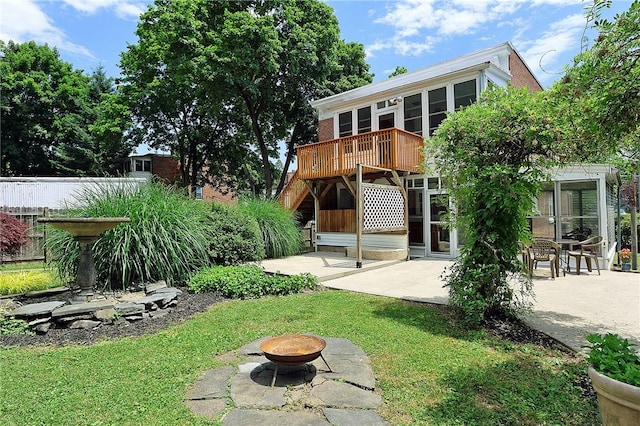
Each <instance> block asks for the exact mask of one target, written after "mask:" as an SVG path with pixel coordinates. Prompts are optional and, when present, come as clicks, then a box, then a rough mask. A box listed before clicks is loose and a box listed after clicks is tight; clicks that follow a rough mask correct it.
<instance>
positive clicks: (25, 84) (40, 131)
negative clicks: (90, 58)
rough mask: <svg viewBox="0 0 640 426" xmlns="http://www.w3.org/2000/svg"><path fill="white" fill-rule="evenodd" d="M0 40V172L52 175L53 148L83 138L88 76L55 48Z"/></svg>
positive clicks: (54, 170) (22, 174)
mask: <svg viewBox="0 0 640 426" xmlns="http://www.w3.org/2000/svg"><path fill="white" fill-rule="evenodd" d="M0 43H1V44H0V49H1V51H2V56H1V57H0V74H1V75H2V83H1V84H2V90H1V93H0V99H1V100H0V108H1V114H2V115H1V119H2V130H1V132H2V160H1V167H2V174H3V175H9V176H36V175H51V174H55V173H57V172H58V171H59V169H58V168H57V167H56V166H55V165H54V162H55V161H56V153H57V149H59V147H60V146H61V145H62V144H65V143H66V144H78V145H80V144H84V143H85V142H86V138H87V134H86V127H85V126H84V125H83V124H84V123H83V116H84V113H85V108H86V107H87V98H88V79H87V77H86V76H84V75H83V74H82V73H81V72H80V71H74V70H73V68H72V66H71V64H69V63H66V62H64V61H62V60H61V59H60V57H59V54H58V51H57V50H56V49H51V48H49V47H48V46H46V45H44V46H41V45H37V44H36V43H35V42H28V43H21V44H20V43H14V42H12V41H9V42H8V43H6V44H5V43H3V42H0Z"/></svg>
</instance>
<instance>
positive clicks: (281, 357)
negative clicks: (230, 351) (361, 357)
mask: <svg viewBox="0 0 640 426" xmlns="http://www.w3.org/2000/svg"><path fill="white" fill-rule="evenodd" d="M326 346H327V342H325V341H324V339H321V338H319V337H315V336H309V335H307V334H285V335H283V336H278V337H272V338H270V339H267V340H265V341H264V342H262V343H261V344H260V350H261V351H262V352H264V356H265V357H267V359H268V360H269V361H271V362H273V363H275V365H276V369H275V371H274V372H273V378H272V379H271V387H273V385H274V384H275V383H276V377H277V376H278V367H279V366H280V365H285V366H289V367H294V366H297V365H303V364H306V363H308V362H311V361H313V360H315V359H317V358H318V357H320V358H322V361H324V363H325V365H326V366H327V368H328V369H329V371H332V370H331V367H329V364H327V360H326V359H324V357H323V356H322V350H323V349H324V348H325V347H326Z"/></svg>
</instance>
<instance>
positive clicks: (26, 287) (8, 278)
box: [0, 271, 60, 295]
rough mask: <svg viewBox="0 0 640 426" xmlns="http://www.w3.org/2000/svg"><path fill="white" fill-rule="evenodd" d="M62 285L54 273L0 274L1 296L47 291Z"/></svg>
mask: <svg viewBox="0 0 640 426" xmlns="http://www.w3.org/2000/svg"><path fill="white" fill-rule="evenodd" d="M58 285H60V282H59V281H58V280H57V279H56V277H55V274H54V273H53V272H52V271H24V272H3V273H0V295H6V294H20V293H26V292H28V291H36V290H46V289H48V288H53V287H56V286H58Z"/></svg>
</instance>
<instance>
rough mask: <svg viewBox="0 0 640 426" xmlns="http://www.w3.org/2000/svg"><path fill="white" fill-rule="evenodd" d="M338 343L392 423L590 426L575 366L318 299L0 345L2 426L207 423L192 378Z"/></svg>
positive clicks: (433, 315)
mask: <svg viewBox="0 0 640 426" xmlns="http://www.w3.org/2000/svg"><path fill="white" fill-rule="evenodd" d="M305 332H308V333H315V334H318V335H321V336H327V337H344V338H347V339H349V340H351V341H352V342H353V343H355V344H356V345H358V346H360V347H361V348H362V349H364V350H365V351H366V352H367V354H368V355H369V357H370V359H371V362H372V364H373V369H374V373H375V376H376V380H377V387H378V389H377V391H378V392H380V393H381V395H382V397H383V400H384V403H383V405H382V407H381V408H380V410H379V413H380V414H381V415H382V416H383V417H384V418H385V419H386V420H387V421H388V422H389V424H391V425H400V424H406V425H409V424H425V425H426V424H447V425H450V424H465V425H469V424H530V425H533V424H564V425H589V424H599V420H598V415H597V407H596V405H595V404H594V403H593V401H591V400H588V399H586V398H584V397H582V396H581V389H580V388H579V387H577V386H576V385H574V383H575V382H576V380H577V379H578V377H579V376H582V374H583V373H584V372H585V371H586V368H587V367H586V364H585V362H584V361H583V360H581V359H578V358H574V357H572V356H568V355H566V354H563V353H561V352H558V351H554V350H550V349H544V348H541V347H539V346H534V345H520V344H515V343H511V342H507V341H504V340H500V339H497V338H493V337H490V336H489V335H488V334H487V333H486V332H483V331H467V330H464V329H462V328H460V327H459V326H458V325H456V322H455V321H454V320H453V319H452V318H451V317H450V315H449V313H448V310H447V308H446V307H441V306H429V305H420V304H415V303H408V302H402V301H398V300H395V299H388V298H383V297H377V296H369V295H361V294H352V293H347V292H340V291H323V292H318V293H313V294H304V295H302V294H299V295H293V296H285V297H268V298H264V299H261V300H247V301H231V302H225V303H220V304H217V305H215V306H214V307H213V308H212V309H211V310H209V311H208V312H206V313H204V314H200V315H198V316H196V317H194V318H193V319H191V320H189V321H186V322H184V323H183V324H181V325H179V326H175V327H173V328H170V329H167V330H164V331H163V332H160V333H158V334H155V335H151V336H146V337H143V338H138V339H123V340H118V341H103V342H101V343H98V344H95V345H93V346H89V347H84V346H67V347H63V348H57V349H55V348H46V347H44V348H16V347H14V348H6V347H5V348H2V349H0V366H1V367H0V368H1V369H2V383H1V386H0V401H1V402H0V424H2V425H32V424H87V425H111V424H113V425H116V424H117V425H125V424H127V425H139V424H145V425H166V424H180V425H186V424H189V425H191V424H193V425H199V424H216V423H215V422H211V421H207V420H205V419H202V418H198V417H195V416H194V415H193V414H191V412H190V411H189V410H188V409H187V408H186V407H185V406H184V405H183V403H182V400H183V398H184V396H185V393H186V390H187V388H188V386H189V385H190V384H191V383H193V382H194V381H195V380H196V379H197V377H198V375H199V374H200V373H201V372H203V371H205V370H209V369H213V368H216V367H219V366H221V365H224V364H225V362H226V361H225V359H228V357H227V358H225V357H224V356H223V355H224V354H225V353H227V352H228V351H232V350H235V349H238V348H239V347H241V346H242V345H244V344H246V343H249V342H251V341H253V340H256V339H258V338H260V337H263V336H268V335H278V334H284V333H305Z"/></svg>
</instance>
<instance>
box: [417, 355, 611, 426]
mask: <svg viewBox="0 0 640 426" xmlns="http://www.w3.org/2000/svg"><path fill="white" fill-rule="evenodd" d="M442 387H444V388H446V389H448V394H447V396H446V397H445V398H444V399H443V401H442V402H441V403H439V404H437V405H435V406H432V407H425V408H424V410H423V414H418V415H417V418H421V417H428V418H429V419H430V420H432V421H433V423H435V424H440V423H443V422H444V423H446V422H449V421H450V420H451V413H452V412H455V413H457V414H456V421H458V422H460V424H503V425H504V424H513V425H515V424H518V425H539V424H563V425H598V424H600V420H599V418H598V407H597V403H596V397H595V394H593V392H592V390H591V385H590V382H589V380H588V378H587V376H586V371H585V369H584V366H582V365H581V364H580V363H576V362H575V360H571V359H568V360H564V361H560V362H557V363H555V364H554V365H553V366H552V367H549V366H543V365H541V363H540V358H539V357H535V356H530V355H527V354H523V353H522V352H519V351H518V352H514V358H513V359H511V360H508V361H506V362H502V363H499V364H497V365H493V366H471V367H470V366H465V367H463V368H459V369H456V370H453V371H451V372H449V373H448V374H446V375H445V376H444V377H443V378H442Z"/></svg>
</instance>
